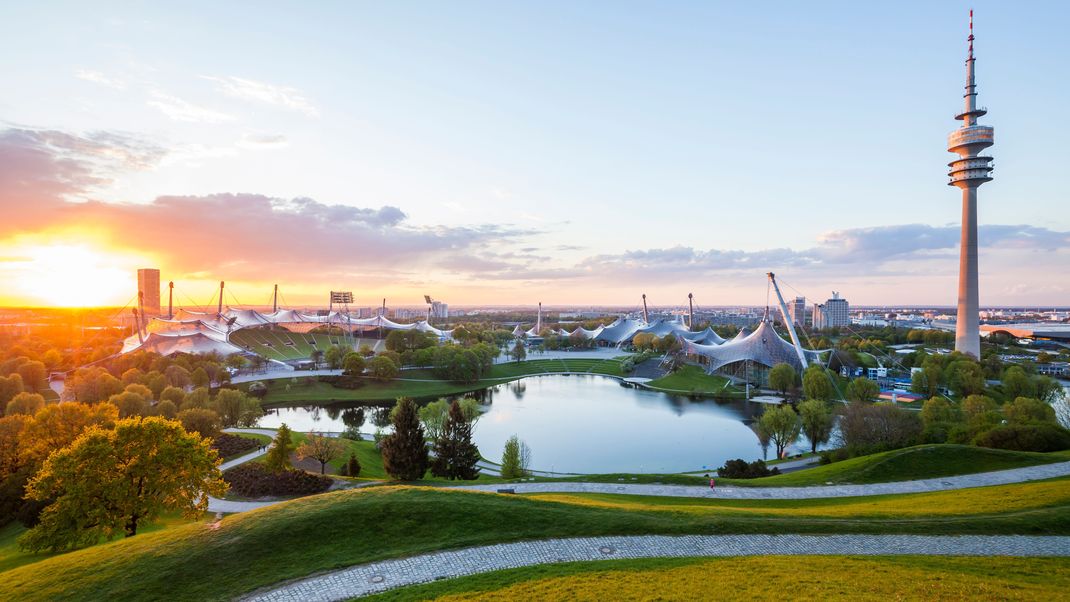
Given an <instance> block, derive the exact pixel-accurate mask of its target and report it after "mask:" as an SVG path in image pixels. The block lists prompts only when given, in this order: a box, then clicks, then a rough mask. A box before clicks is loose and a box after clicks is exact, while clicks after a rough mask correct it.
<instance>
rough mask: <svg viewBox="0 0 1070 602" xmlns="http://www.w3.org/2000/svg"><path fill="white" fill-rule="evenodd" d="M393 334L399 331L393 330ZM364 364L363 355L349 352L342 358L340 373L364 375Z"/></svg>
mask: <svg viewBox="0 0 1070 602" xmlns="http://www.w3.org/2000/svg"><path fill="white" fill-rule="evenodd" d="M394 332H401V331H398V330H395V331H394ZM366 363H367V362H365V360H364V356H363V355H361V354H359V353H354V352H352V351H350V352H349V353H347V354H345V357H343V358H342V371H343V372H344V373H346V374H348V375H350V376H360V375H361V374H363V373H364V367H365V364H366Z"/></svg>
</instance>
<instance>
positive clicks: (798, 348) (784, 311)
mask: <svg viewBox="0 0 1070 602" xmlns="http://www.w3.org/2000/svg"><path fill="white" fill-rule="evenodd" d="M767 275H768V276H769V282H770V283H771V284H772V285H773V290H774V291H776V298H777V302H778V303H779V304H780V315H781V316H783V317H784V324H785V325H786V326H787V327H788V334H789V335H791V344H792V345H793V346H794V347H795V354H796V355H798V356H799V362H801V363H802V368H803V370H806V366H807V365H808V364H807V362H806V353H804V352H803V348H802V345H801V344H800V343H799V335H797V334H795V321H794V320H792V319H791V318H790V317H789V316H788V306H787V304H786V303H784V295H781V294H780V287H779V286H777V283H776V275H775V274H773V273H772V272H769V273H768V274H767Z"/></svg>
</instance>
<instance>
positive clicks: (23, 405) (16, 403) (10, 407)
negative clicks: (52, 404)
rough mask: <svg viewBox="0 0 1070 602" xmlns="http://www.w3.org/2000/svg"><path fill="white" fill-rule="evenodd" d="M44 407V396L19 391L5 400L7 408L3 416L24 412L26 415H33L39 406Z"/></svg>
mask: <svg viewBox="0 0 1070 602" xmlns="http://www.w3.org/2000/svg"><path fill="white" fill-rule="evenodd" d="M43 407H45V398H44V397H41V396H40V395H39V394H37V393H19V394H18V395H16V396H15V397H13V398H12V399H11V401H9V402H7V408H6V409H5V410H4V415H5V416H12V415H14V414H24V415H26V416H33V415H34V414H36V413H37V412H38V411H39V410H40V409H41V408H43Z"/></svg>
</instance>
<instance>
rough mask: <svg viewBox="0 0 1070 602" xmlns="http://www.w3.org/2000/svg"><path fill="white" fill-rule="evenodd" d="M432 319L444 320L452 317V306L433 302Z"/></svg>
mask: <svg viewBox="0 0 1070 602" xmlns="http://www.w3.org/2000/svg"><path fill="white" fill-rule="evenodd" d="M431 317H432V318H442V319H443V320H446V319H449V317H450V305H449V303H443V302H441V301H433V302H431Z"/></svg>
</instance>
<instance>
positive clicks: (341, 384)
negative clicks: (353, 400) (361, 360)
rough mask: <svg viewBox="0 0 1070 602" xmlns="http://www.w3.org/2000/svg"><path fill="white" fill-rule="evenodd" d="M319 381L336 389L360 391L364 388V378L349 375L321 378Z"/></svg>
mask: <svg viewBox="0 0 1070 602" xmlns="http://www.w3.org/2000/svg"><path fill="white" fill-rule="evenodd" d="M358 357H359V356H358ZM319 380H320V382H321V383H326V384H328V385H331V386H332V387H334V388H336V389H359V388H361V387H363V386H364V379H363V378H361V377H359V376H353V375H349V374H342V375H339V376H321V377H319Z"/></svg>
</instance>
